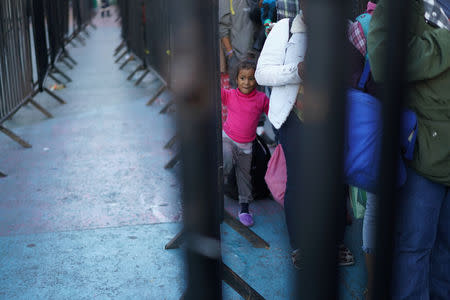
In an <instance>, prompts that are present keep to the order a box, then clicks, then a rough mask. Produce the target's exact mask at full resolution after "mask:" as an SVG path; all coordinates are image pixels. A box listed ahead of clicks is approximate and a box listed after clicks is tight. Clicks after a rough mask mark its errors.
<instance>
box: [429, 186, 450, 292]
mask: <svg viewBox="0 0 450 300" xmlns="http://www.w3.org/2000/svg"><path fill="white" fill-rule="evenodd" d="M430 295H431V298H430V299H433V300H434V299H436V300H437V299H439V300H444V299H450V188H447V192H446V195H445V198H444V200H443V203H442V206H441V210H440V215H439V224H438V232H437V236H436V242H435V244H434V248H433V251H432V252H431V280H430Z"/></svg>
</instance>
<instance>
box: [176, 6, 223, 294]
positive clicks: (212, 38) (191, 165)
mask: <svg viewBox="0 0 450 300" xmlns="http://www.w3.org/2000/svg"><path fill="white" fill-rule="evenodd" d="M175 2H176V3H175ZM171 4H172V5H173V6H172V10H171V11H173V12H174V13H173V14H171V16H170V17H171V18H172V20H171V21H172V22H173V23H174V25H175V28H177V29H178V31H177V32H176V37H175V39H174V40H176V41H177V45H176V49H177V57H176V58H174V60H175V61H174V64H173V66H174V68H173V72H174V74H173V76H174V78H175V80H174V81H175V82H177V86H175V87H174V93H175V99H176V100H175V101H176V102H177V105H178V106H179V108H180V109H179V113H178V118H177V120H178V131H179V132H180V142H181V154H180V157H181V161H182V166H183V167H182V171H181V174H182V181H183V186H184V188H183V203H184V217H183V220H184V228H185V231H186V235H185V238H186V245H187V249H186V259H187V267H186V274H187V290H186V293H185V294H184V298H186V299H222V282H221V280H222V262H221V247H220V221H221V220H220V218H219V210H220V207H219V206H220V201H219V191H218V180H217V179H218V178H219V176H218V168H217V166H218V160H219V157H218V153H219V151H218V148H219V147H221V141H220V145H219V141H218V140H217V132H216V125H215V124H216V123H217V122H219V121H218V119H217V117H216V113H215V109H216V103H217V102H220V93H219V88H218V83H219V72H218V65H219V64H218V51H217V49H215V44H217V42H216V40H217V34H218V33H217V25H215V24H217V18H218V17H217V14H218V4H217V0H213V1H206V2H205V1H202V0H188V1H171ZM203 24H213V25H212V26H211V25H209V26H203ZM192 72H193V73H196V74H203V76H201V77H202V78H201V77H199V76H188V74H192ZM203 78H207V80H206V81H205V80H204V79H203Z"/></svg>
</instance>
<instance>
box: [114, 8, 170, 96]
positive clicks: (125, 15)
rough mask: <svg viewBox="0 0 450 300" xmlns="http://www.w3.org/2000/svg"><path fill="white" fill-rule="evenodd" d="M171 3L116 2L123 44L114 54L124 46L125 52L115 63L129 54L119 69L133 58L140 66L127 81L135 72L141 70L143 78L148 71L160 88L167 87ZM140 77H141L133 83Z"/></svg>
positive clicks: (168, 80) (168, 83)
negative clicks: (156, 80)
mask: <svg viewBox="0 0 450 300" xmlns="http://www.w3.org/2000/svg"><path fill="white" fill-rule="evenodd" d="M172 2H173V0H168V1H159V0H129V1H125V0H119V1H118V7H119V11H120V16H121V23H122V39H123V41H124V42H123V44H122V45H121V46H119V48H118V49H117V51H116V55H117V54H119V51H120V50H121V49H122V48H123V47H126V50H125V51H124V52H123V53H122V54H121V55H120V56H119V57H118V59H117V60H116V62H119V61H120V59H122V57H124V56H125V55H126V53H130V54H132V56H130V57H129V59H128V60H126V61H125V62H124V63H123V64H122V65H121V68H123V67H124V66H125V65H126V64H127V63H128V62H129V61H131V60H132V59H134V58H135V57H137V58H138V59H139V60H140V61H141V63H142V64H141V65H140V66H139V67H138V69H136V71H135V72H133V73H132V74H131V75H130V79H131V77H132V76H133V75H134V74H135V73H136V72H137V71H139V70H145V71H146V73H145V75H146V74H148V73H149V72H150V71H152V72H153V74H154V75H156V76H157V77H159V79H160V80H161V81H162V82H163V85H164V88H166V87H168V86H169V85H170V82H171V73H170V69H171V68H170V64H171V55H172V49H173V47H174V45H173V33H172V32H171V28H172V27H173V26H172V23H171V21H170V17H171V15H170V14H169V7H170V6H171V3H172ZM145 75H144V76H145ZM144 76H141V78H140V79H139V80H138V81H137V84H139V83H140V82H141V81H142V79H143V77H144Z"/></svg>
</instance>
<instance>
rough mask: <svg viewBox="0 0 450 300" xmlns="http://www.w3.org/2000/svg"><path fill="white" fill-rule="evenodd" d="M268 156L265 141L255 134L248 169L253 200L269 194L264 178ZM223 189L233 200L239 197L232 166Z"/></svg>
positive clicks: (268, 152)
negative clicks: (250, 163) (249, 167)
mask: <svg viewBox="0 0 450 300" xmlns="http://www.w3.org/2000/svg"><path fill="white" fill-rule="evenodd" d="M270 157H271V155H270V151H269V148H268V147H267V144H266V142H264V140H263V139H262V138H261V137H260V136H259V135H256V139H255V140H254V141H253V152H252V166H251V169H250V175H251V176H252V194H253V199H254V200H256V199H262V198H267V197H269V195H270V190H269V188H268V187H267V184H266V181H265V179H264V176H266V171H267V164H268V163H269V160H270ZM223 190H224V194H225V195H227V196H228V197H230V198H232V199H235V200H237V199H238V198H239V193H238V189H237V184H236V173H235V172H234V168H233V170H232V171H231V172H230V175H229V176H228V184H226V185H224V187H223Z"/></svg>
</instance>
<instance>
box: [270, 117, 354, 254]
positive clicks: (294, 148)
mask: <svg viewBox="0 0 450 300" xmlns="http://www.w3.org/2000/svg"><path fill="white" fill-rule="evenodd" d="M302 128H303V125H302V122H301V121H300V120H299V118H298V117H297V115H296V114H295V113H294V112H293V111H291V113H290V114H289V116H288V118H287V119H286V121H285V122H284V124H283V125H282V126H281V127H280V129H279V133H278V134H279V141H280V144H281V146H282V147H283V151H284V156H285V157H286V169H287V183H286V193H285V195H284V210H285V215H286V225H287V229H288V233H289V241H290V244H291V247H292V249H298V248H300V245H299V243H298V241H297V238H296V234H295V232H294V229H295V228H297V223H296V220H298V215H299V213H298V212H296V211H295V207H298V206H297V205H295V203H296V201H305V199H301V197H300V195H301V191H300V184H299V182H300V170H299V168H298V167H297V166H299V159H300V151H299V149H300V147H301V146H302V144H303V143H307V142H308V141H305V140H303V139H302V137H301V131H302ZM336 201H344V202H345V186H344V185H343V186H342V194H341V195H336ZM344 204H345V203H344ZM299 206H303V205H299ZM340 207H342V210H343V211H342V212H339V213H338V215H339V216H342V218H341V217H339V220H338V221H339V228H338V234H337V236H336V242H337V243H342V241H343V239H344V232H345V222H346V211H345V207H346V206H345V205H341V206H340Z"/></svg>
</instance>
